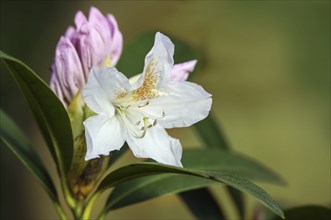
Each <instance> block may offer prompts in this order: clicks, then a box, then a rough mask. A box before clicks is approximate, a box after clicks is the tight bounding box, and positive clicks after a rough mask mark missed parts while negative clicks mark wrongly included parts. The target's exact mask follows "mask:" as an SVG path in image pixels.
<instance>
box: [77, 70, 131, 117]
mask: <svg viewBox="0 0 331 220" xmlns="http://www.w3.org/2000/svg"><path fill="white" fill-rule="evenodd" d="M129 87H130V84H129V80H128V79H127V78H126V77H125V76H124V75H123V74H122V73H120V72H118V71H117V69H116V68H114V67H111V68H102V69H98V68H92V70H91V72H90V75H89V78H88V81H87V84H86V86H85V87H84V89H83V99H84V101H85V103H86V104H87V105H88V107H90V108H91V109H92V110H93V111H94V112H96V113H98V114H108V116H110V117H111V116H113V115H114V111H115V109H114V107H113V105H112V103H111V102H112V101H113V100H114V98H115V97H117V96H118V94H119V93H123V92H126V91H128V90H129Z"/></svg>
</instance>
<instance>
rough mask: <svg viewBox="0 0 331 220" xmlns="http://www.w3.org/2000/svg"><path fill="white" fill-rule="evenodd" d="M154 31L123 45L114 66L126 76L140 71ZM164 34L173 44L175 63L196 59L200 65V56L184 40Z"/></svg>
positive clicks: (149, 48) (150, 45) (150, 47)
mask: <svg viewBox="0 0 331 220" xmlns="http://www.w3.org/2000/svg"><path fill="white" fill-rule="evenodd" d="M156 32H157V31H148V32H145V33H143V34H141V35H140V36H138V37H137V38H135V39H134V40H133V41H131V42H130V43H129V44H128V45H127V46H126V47H124V49H123V53H122V56H121V59H120V60H119V62H118V64H117V65H116V68H117V69H118V70H119V71H120V72H122V73H124V74H125V75H126V76H127V77H133V76H135V75H137V74H139V73H142V71H143V68H144V60H145V56H146V55H147V53H148V52H149V51H150V50H151V49H152V47H153V43H154V37H155V34H156ZM165 34H166V35H167V36H168V37H170V39H171V41H172V42H173V43H174V45H175V55H174V60H175V63H181V62H185V61H189V60H194V59H198V60H199V63H198V65H199V66H200V65H201V64H200V61H201V59H200V58H201V56H200V54H199V53H198V51H196V50H194V49H193V48H192V47H191V46H189V45H188V44H186V43H185V42H183V41H181V40H178V39H176V38H175V37H173V36H171V35H168V34H167V33H165Z"/></svg>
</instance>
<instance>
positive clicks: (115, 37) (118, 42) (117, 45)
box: [107, 14, 123, 66]
mask: <svg viewBox="0 0 331 220" xmlns="http://www.w3.org/2000/svg"><path fill="white" fill-rule="evenodd" d="M107 21H108V25H109V28H110V34H111V39H112V40H111V43H110V44H109V49H110V50H109V53H110V54H109V56H110V59H111V63H112V64H113V65H114V66H115V65H116V64H117V62H118V60H119V59H120V56H121V54H122V49H123V36H122V33H121V32H120V30H119V28H118V25H117V21H116V19H115V17H114V16H113V15H112V14H108V15H107Z"/></svg>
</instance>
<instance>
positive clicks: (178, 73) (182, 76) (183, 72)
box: [170, 60, 197, 82]
mask: <svg viewBox="0 0 331 220" xmlns="http://www.w3.org/2000/svg"><path fill="white" fill-rule="evenodd" d="M196 63H197V61H196V60H191V61H187V62H185V63H179V64H175V65H174V67H173V69H172V71H171V75H170V77H171V80H172V81H177V82H182V81H185V80H187V78H188V76H189V74H190V73H191V72H192V71H193V70H194V67H195V65H196Z"/></svg>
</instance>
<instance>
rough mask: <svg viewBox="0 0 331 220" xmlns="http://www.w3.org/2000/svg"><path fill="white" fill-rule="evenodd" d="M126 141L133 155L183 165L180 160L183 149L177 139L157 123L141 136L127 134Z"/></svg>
mask: <svg viewBox="0 0 331 220" xmlns="http://www.w3.org/2000/svg"><path fill="white" fill-rule="evenodd" d="M126 141H127V142H128V144H129V147H130V149H131V150H132V152H133V154H134V156H135V157H138V158H151V159H153V160H155V161H157V162H159V163H163V164H168V165H173V166H177V167H183V165H182V163H181V162H180V160H181V158H182V151H183V149H182V146H181V144H180V142H179V140H177V139H174V138H172V137H170V136H169V135H168V134H167V132H166V131H165V130H164V128H162V127H161V126H159V125H155V126H153V127H151V128H149V129H148V130H147V133H146V135H145V136H144V137H143V138H134V137H133V136H131V135H127V137H126Z"/></svg>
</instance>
